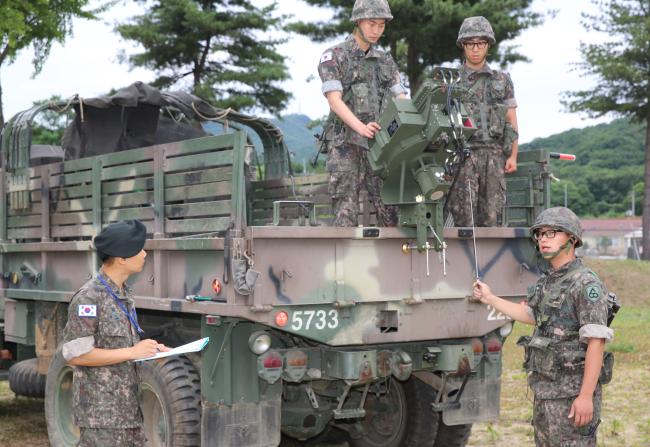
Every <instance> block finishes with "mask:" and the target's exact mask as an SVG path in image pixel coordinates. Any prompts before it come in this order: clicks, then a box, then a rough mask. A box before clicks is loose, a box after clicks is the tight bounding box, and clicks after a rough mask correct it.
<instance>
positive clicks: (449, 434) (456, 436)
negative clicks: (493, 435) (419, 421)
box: [433, 414, 472, 447]
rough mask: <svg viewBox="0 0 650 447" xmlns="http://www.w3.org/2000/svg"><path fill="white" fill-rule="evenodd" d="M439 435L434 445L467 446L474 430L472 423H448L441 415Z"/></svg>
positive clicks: (442, 446)
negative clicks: (443, 420)
mask: <svg viewBox="0 0 650 447" xmlns="http://www.w3.org/2000/svg"><path fill="white" fill-rule="evenodd" d="M439 418H440V419H439V424H438V435H437V436H436V441H435V443H434V444H433V447H465V445H467V441H468V440H469V435H470V433H471V432H472V424H463V425H447V424H445V423H444V422H442V414H441V415H440V416H439Z"/></svg>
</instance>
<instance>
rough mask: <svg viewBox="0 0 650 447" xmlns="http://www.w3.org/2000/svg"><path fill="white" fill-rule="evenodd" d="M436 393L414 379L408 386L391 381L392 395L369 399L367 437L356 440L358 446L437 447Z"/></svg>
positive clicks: (366, 424) (390, 392) (406, 383)
mask: <svg viewBox="0 0 650 447" xmlns="http://www.w3.org/2000/svg"><path fill="white" fill-rule="evenodd" d="M434 395H435V393H434V392H433V390H432V389H431V387H429V386H428V385H426V384H425V383H424V382H422V381H421V380H419V379H417V378H416V377H411V378H410V379H409V380H407V381H406V382H404V383H401V382H398V381H397V380H394V379H391V380H390V382H389V387H388V392H387V393H385V394H381V395H379V396H378V397H377V396H376V395H374V394H371V393H369V394H368V397H367V398H366V405H365V407H364V408H365V410H366V418H365V421H364V422H363V425H364V428H365V430H366V435H365V436H364V437H363V438H360V439H352V440H350V443H351V444H352V445H353V446H355V447H419V446H424V445H433V440H434V439H435V436H436V433H437V424H438V418H437V415H436V414H435V413H434V412H433V410H432V409H431V402H432V401H433V396H434Z"/></svg>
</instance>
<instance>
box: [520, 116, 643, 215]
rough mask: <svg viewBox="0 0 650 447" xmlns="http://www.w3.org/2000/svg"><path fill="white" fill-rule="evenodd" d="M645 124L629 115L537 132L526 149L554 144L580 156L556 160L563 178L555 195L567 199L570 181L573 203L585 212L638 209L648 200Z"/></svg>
mask: <svg viewBox="0 0 650 447" xmlns="http://www.w3.org/2000/svg"><path fill="white" fill-rule="evenodd" d="M644 140H645V128H644V127H642V126H640V125H637V124H632V123H631V122H630V121H629V120H627V119H617V120H614V121H612V122H610V123H608V124H599V125H597V126H592V127H586V128H584V129H571V130H568V131H566V132H562V133H559V134H555V135H551V136H550V137H546V138H537V139H535V140H533V141H532V142H530V143H528V144H524V145H522V146H521V150H528V149H550V150H552V151H556V152H567V153H571V154H575V155H576V157H577V158H576V161H573V162H570V161H562V160H554V161H553V162H552V171H553V173H554V174H555V176H556V177H557V178H559V179H560V180H561V181H559V182H553V184H552V195H551V201H552V203H553V204H554V205H563V204H564V188H565V185H566V190H567V198H568V200H567V202H568V205H569V207H571V208H572V209H573V210H574V211H576V212H577V213H578V214H579V215H580V216H582V217H585V216H604V215H623V214H625V213H626V212H628V210H631V208H632V188H633V187H634V189H635V202H636V206H635V214H637V215H641V211H642V210H641V204H642V203H643V163H644V158H645V157H644Z"/></svg>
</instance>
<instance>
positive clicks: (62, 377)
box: [45, 349, 79, 447]
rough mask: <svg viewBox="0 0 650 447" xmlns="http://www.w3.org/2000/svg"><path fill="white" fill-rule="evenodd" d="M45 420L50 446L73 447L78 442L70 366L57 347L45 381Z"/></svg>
mask: <svg viewBox="0 0 650 447" xmlns="http://www.w3.org/2000/svg"><path fill="white" fill-rule="evenodd" d="M45 421H46V423H47V434H48V437H49V439H50V445H51V446H52V447H73V446H76V445H77V443H78V442H79V428H78V427H77V426H76V425H74V420H73V416H72V368H71V367H70V365H68V364H67V363H66V361H65V360H64V358H63V355H62V354H61V349H58V350H57V352H56V354H55V355H54V358H53V359H52V363H51V364H50V369H49V370H48V371H47V378H46V381H45Z"/></svg>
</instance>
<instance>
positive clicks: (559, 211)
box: [530, 206, 582, 248]
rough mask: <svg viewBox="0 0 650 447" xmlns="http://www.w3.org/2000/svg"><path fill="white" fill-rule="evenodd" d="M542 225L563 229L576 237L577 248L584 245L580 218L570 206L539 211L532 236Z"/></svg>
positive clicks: (532, 229)
mask: <svg viewBox="0 0 650 447" xmlns="http://www.w3.org/2000/svg"><path fill="white" fill-rule="evenodd" d="M542 227H552V228H557V229H558V230H562V231H564V232H565V233H568V234H570V235H571V236H573V237H575V238H576V244H575V246H576V248H577V247H580V246H582V227H581V226H580V219H578V216H576V215H575V213H574V212H573V211H571V210H570V209H569V208H565V207H563V206H556V207H554V208H549V209H546V210H544V211H542V212H541V213H539V216H537V219H535V223H534V224H533V226H532V227H530V236H531V237H533V234H534V233H535V231H536V230H538V229H540V228H542Z"/></svg>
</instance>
